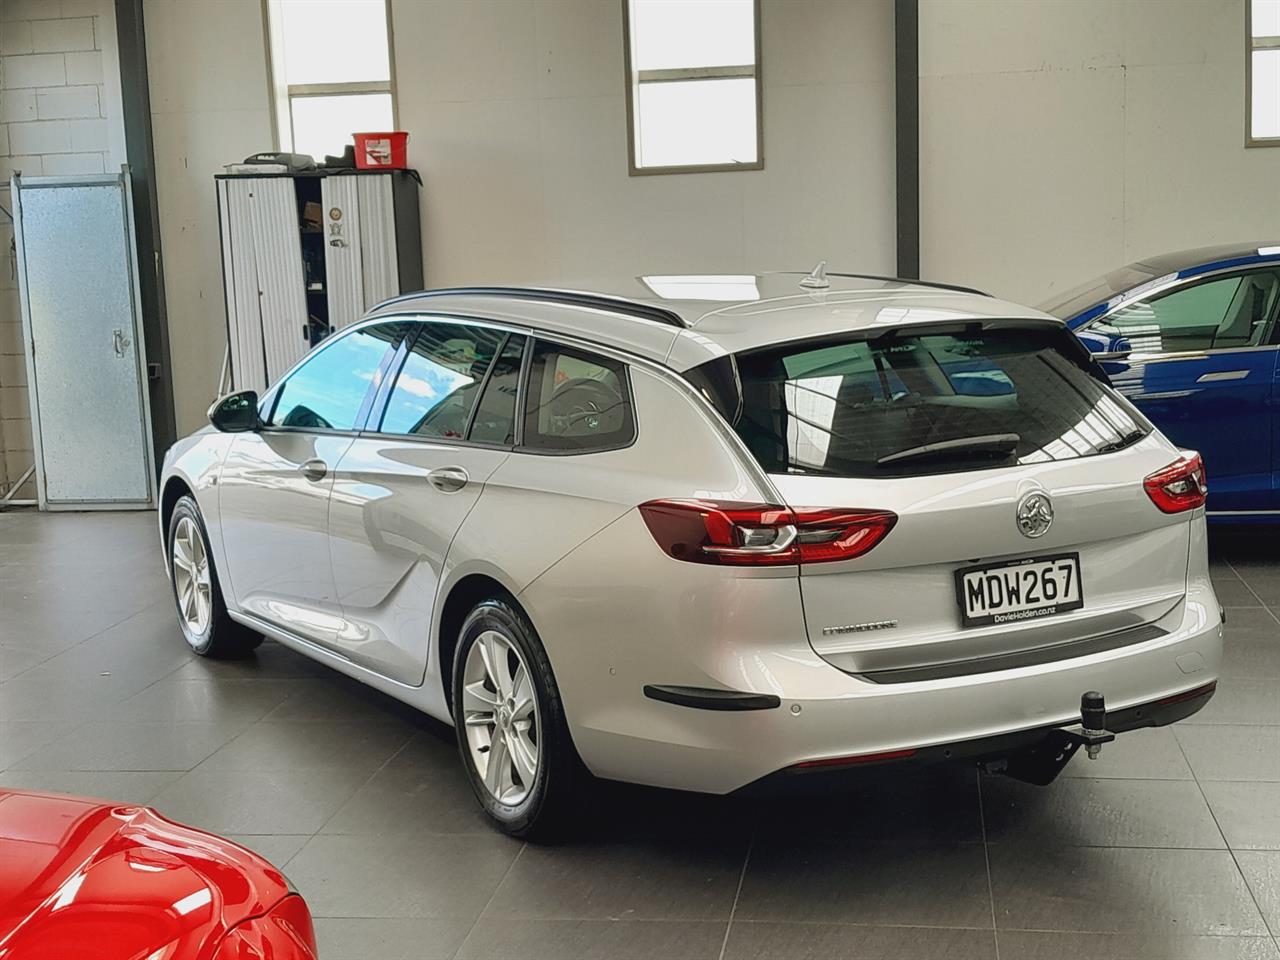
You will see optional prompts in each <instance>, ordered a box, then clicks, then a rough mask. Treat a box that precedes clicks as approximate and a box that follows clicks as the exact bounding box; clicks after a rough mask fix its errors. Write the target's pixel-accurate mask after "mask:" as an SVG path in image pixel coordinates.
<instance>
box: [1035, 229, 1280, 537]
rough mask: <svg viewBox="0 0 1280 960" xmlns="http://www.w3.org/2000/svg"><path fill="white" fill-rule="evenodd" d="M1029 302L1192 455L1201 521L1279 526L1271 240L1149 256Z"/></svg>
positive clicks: (1278, 348) (1277, 270)
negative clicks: (1199, 472) (1203, 504)
mask: <svg viewBox="0 0 1280 960" xmlns="http://www.w3.org/2000/svg"><path fill="white" fill-rule="evenodd" d="M1041 309H1042V310H1044V311H1045V312H1047V313H1051V314H1053V315H1054V316H1056V317H1059V318H1060V319H1062V320H1065V321H1066V322H1067V325H1068V326H1069V327H1071V329H1072V330H1074V331H1075V333H1076V335H1077V336H1078V337H1080V339H1081V340H1082V341H1084V343H1085V345H1086V346H1088V348H1089V350H1090V351H1091V352H1092V353H1093V354H1094V356H1095V357H1096V358H1097V360H1098V362H1099V363H1100V364H1101V365H1102V368H1103V369H1104V370H1105V371H1106V372H1107V374H1108V375H1109V376H1110V377H1111V382H1112V383H1113V384H1115V386H1116V388H1117V389H1118V390H1119V391H1120V392H1121V393H1123V394H1124V395H1125V396H1127V397H1128V398H1129V399H1130V400H1132V401H1133V402H1134V403H1135V404H1136V405H1137V407H1138V409H1140V410H1141V411H1142V412H1143V413H1145V414H1146V415H1147V416H1148V417H1149V418H1150V419H1151V420H1152V422H1154V423H1155V424H1156V425H1157V426H1158V427H1159V428H1160V429H1161V430H1162V431H1164V433H1165V435H1166V436H1168V437H1169V439H1170V440H1172V441H1173V442H1174V443H1176V444H1178V445H1179V446H1183V447H1189V448H1191V449H1193V450H1199V451H1200V454H1201V456H1202V457H1203V458H1204V463H1205V468H1206V471H1207V473H1208V476H1209V502H1208V505H1207V506H1208V511H1209V518H1210V519H1211V520H1215V521H1219V522H1223V521H1226V522H1233V521H1234V522H1248V523H1257V522H1264V521H1280V365H1278V363H1277V358H1278V357H1280V329H1278V327H1280V324H1277V313H1278V312H1280V242H1267V243H1251V244H1236V245H1232V246H1222V247H1205V248H1202V249H1199V250H1185V251H1182V252H1180V253H1170V254H1166V255H1164V256H1159V257H1151V258H1150V259H1147V260H1143V261H1140V262H1138V263H1131V264H1129V266H1127V267H1122V268H1121V269H1119V270H1116V271H1114V272H1113V273H1109V274H1107V275H1106V276H1104V277H1100V278H1099V279H1097V280H1095V281H1093V282H1091V283H1087V284H1084V285H1083V286H1080V287H1077V288H1076V289H1074V290H1070V291H1068V292H1066V293H1064V294H1062V295H1060V296H1058V297H1055V298H1054V299H1053V300H1051V301H1049V302H1048V303H1045V304H1042V305H1041Z"/></svg>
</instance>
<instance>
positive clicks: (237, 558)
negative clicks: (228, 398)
mask: <svg viewBox="0 0 1280 960" xmlns="http://www.w3.org/2000/svg"><path fill="white" fill-rule="evenodd" d="M351 441H352V438H351V437H350V436H347V435H341V434H336V435H330V434H323V433H303V432H298V431H274V430H267V431H263V432H262V433H242V434H239V435H237V436H236V438H235V440H234V441H233V442H232V445H231V448H230V450H229V451H228V453H227V457H226V460H225V462H224V463H223V466H222V474H221V478H220V480H219V483H218V489H219V494H218V498H219V507H220V510H219V513H220V519H221V526H222V540H223V551H224V553H225V555H226V561H227V562H226V563H225V564H224V567H223V571H224V581H223V582H224V583H229V584H230V587H231V592H233V593H234V595H235V598H236V605H237V607H238V608H239V609H240V610H241V611H243V612H245V613H249V614H252V615H253V616H255V617H259V618H261V619H262V620H265V621H267V622H269V623H274V624H277V625H279V626H281V627H284V628H285V629H287V630H292V631H294V632H296V633H297V634H298V635H299V636H302V637H307V638H309V639H311V640H315V641H319V642H328V643H332V642H333V641H334V639H335V638H336V637H337V634H338V630H339V628H340V627H341V625H342V608H341V606H340V605H339V603H338V600H337V597H336V595H335V589H334V582H333V567H332V566H331V564H330V560H329V544H328V541H329V534H328V524H329V494H330V491H331V489H332V487H333V472H332V471H333V468H334V467H335V466H336V465H337V463H338V461H339V460H340V459H341V458H342V455H343V454H344V453H345V452H346V450H347V448H348V447H350V446H351ZM315 460H318V461H320V462H322V463H324V464H326V465H327V468H328V472H326V473H325V474H324V475H323V476H321V477H319V478H318V479H311V478H309V477H308V475H307V473H306V472H305V471H304V469H303V465H304V464H306V463H308V462H310V461H315ZM207 522H208V521H207V520H206V524H207Z"/></svg>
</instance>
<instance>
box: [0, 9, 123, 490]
mask: <svg viewBox="0 0 1280 960" xmlns="http://www.w3.org/2000/svg"><path fill="white" fill-rule="evenodd" d="M115 29H116V28H115V17H114V13H113V8H112V5H111V2H110V0H0V181H2V183H3V186H0V205H2V206H3V207H4V208H5V210H10V209H12V201H11V198H10V196H9V190H8V183H9V178H10V176H11V175H12V174H13V172H14V171H21V172H22V173H23V174H25V175H27V176H38V175H48V176H61V175H66V174H80V173H103V172H104V171H108V170H114V169H116V168H117V167H118V166H119V164H120V162H121V160H122V159H123V153H124V134H123V125H122V122H121V119H120V106H119V104H120V90H119V86H120V82H119V70H118V69H117V58H116V42H115ZM0 251H3V252H4V263H3V265H0V493H3V492H5V491H6V490H8V489H9V485H10V484H11V483H13V482H15V481H16V480H17V479H18V477H20V476H21V475H22V474H23V472H24V471H25V470H26V469H27V468H28V467H30V466H31V463H32V459H33V456H34V454H33V448H34V444H33V442H32V437H31V421H30V415H29V406H28V400H27V370H26V360H25V354H24V348H23V343H22V325H21V322H20V317H19V307H18V291H17V281H16V274H15V263H14V257H13V224H12V222H11V221H10V219H9V217H8V216H5V215H4V214H0ZM16 496H17V497H19V498H27V497H34V496H35V486H34V484H33V483H32V482H30V481H28V483H26V484H25V485H24V486H23V489H21V490H19V491H18V492H17V493H16Z"/></svg>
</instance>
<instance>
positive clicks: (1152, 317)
mask: <svg viewBox="0 0 1280 960" xmlns="http://www.w3.org/2000/svg"><path fill="white" fill-rule="evenodd" d="M1278 297H1280V272H1277V271H1274V270H1263V271H1253V272H1251V273H1244V274H1234V275H1232V276H1228V277H1218V278H1215V279H1211V280H1206V281H1204V282H1202V283H1197V284H1193V285H1191V286H1187V287H1180V288H1178V289H1177V290H1174V291H1171V292H1170V293H1166V294H1164V295H1163V296H1158V297H1153V298H1151V299H1150V300H1145V301H1142V302H1140V303H1133V304H1130V305H1129V306H1126V307H1122V308H1121V309H1119V310H1117V311H1116V312H1115V313H1113V314H1111V316H1109V317H1107V318H1106V319H1105V320H1102V321H1100V322H1099V323H1098V324H1096V325H1095V326H1094V327H1093V328H1092V329H1094V330H1097V331H1098V332H1100V333H1106V334H1108V335H1109V336H1113V337H1115V336H1119V337H1124V338H1126V339H1127V340H1128V341H1129V345H1130V347H1131V348H1132V349H1133V351H1134V352H1136V353H1177V352H1180V351H1188V350H1213V349H1219V350H1222V349H1230V348H1232V347H1249V346H1257V345H1259V344H1263V343H1266V342H1268V339H1269V336H1270V329H1271V325H1272V323H1273V321H1274V317H1275V306H1276V301H1277V298H1278Z"/></svg>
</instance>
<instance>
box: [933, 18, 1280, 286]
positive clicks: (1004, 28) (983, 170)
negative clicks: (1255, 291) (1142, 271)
mask: <svg viewBox="0 0 1280 960" xmlns="http://www.w3.org/2000/svg"><path fill="white" fill-rule="evenodd" d="M920 73H921V80H920V100H921V114H920V121H921V234H922V241H921V266H922V270H923V273H924V275H925V276H928V277H931V278H934V279H939V280H943V279H945V280H955V281H960V282H964V283H969V284H974V285H977V286H980V287H983V288H985V289H989V290H991V291H992V292H995V293H998V294H1000V295H1003V296H1007V297H1010V298H1012V299H1014V300H1021V301H1025V302H1028V303H1038V302H1040V301H1042V300H1044V299H1045V298H1046V297H1048V296H1049V295H1051V294H1052V293H1054V292H1055V291H1058V290H1061V289H1064V288H1066V287H1070V286H1074V285H1075V284H1077V283H1079V282H1081V281H1083V280H1086V279H1088V278H1089V277H1091V276H1093V275H1096V274H1098V273H1101V272H1103V271H1105V270H1109V269H1112V268H1114V267H1116V266H1119V265H1121V264H1124V263H1128V262H1131V261H1133V260H1136V259H1139V258H1141V257H1143V256H1146V255H1150V254H1153V253H1159V252H1164V251H1170V250H1179V249H1183V248H1186V247H1196V246H1202V245H1205V244H1210V243H1217V242H1230V241H1234V240H1252V239H1261V238H1268V237H1277V236H1280V149H1276V148H1253V149H1245V147H1244V0H1159V2H1155V0H1036V2H1029V0H1026V2H1009V0H922V2H921V4H920Z"/></svg>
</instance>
